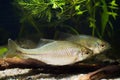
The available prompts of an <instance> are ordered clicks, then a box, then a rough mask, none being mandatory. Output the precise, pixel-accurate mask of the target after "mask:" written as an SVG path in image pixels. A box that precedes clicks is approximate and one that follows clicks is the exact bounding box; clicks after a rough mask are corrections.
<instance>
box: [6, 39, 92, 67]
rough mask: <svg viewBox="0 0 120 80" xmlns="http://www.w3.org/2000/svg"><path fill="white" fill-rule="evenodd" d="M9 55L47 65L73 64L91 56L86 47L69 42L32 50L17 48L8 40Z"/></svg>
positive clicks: (54, 42)
mask: <svg viewBox="0 0 120 80" xmlns="http://www.w3.org/2000/svg"><path fill="white" fill-rule="evenodd" d="M8 46H9V51H8V53H7V54H10V53H17V52H19V53H20V54H19V55H22V56H24V57H27V58H33V59H36V60H39V61H42V62H44V63H46V64H49V65H68V64H73V63H76V62H79V61H82V60H84V59H87V58H88V57H90V56H92V55H93V52H92V51H91V50H89V49H87V48H86V47H83V46H80V45H78V44H75V43H72V42H69V41H53V42H50V43H47V44H45V45H43V46H41V47H38V48H34V49H24V48H21V47H19V46H18V45H17V44H16V43H15V42H14V41H13V40H11V39H9V40H8Z"/></svg>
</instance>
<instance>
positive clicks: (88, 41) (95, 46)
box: [57, 32, 111, 54]
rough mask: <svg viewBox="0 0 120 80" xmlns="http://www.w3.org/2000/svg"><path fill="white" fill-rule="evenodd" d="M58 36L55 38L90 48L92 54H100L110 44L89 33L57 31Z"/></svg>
mask: <svg viewBox="0 0 120 80" xmlns="http://www.w3.org/2000/svg"><path fill="white" fill-rule="evenodd" d="M61 35H62V36H61ZM58 36H59V37H58V38H57V40H66V41H71V42H74V43H77V44H80V45H82V46H85V47H86V48H88V49H90V50H92V51H93V53H94V54H100V53H102V52H104V51H106V50H108V49H110V48H111V45H110V44H109V43H108V42H106V41H104V40H101V39H99V38H97V37H93V36H90V35H84V34H81V35H73V34H69V33H63V32H59V33H58Z"/></svg>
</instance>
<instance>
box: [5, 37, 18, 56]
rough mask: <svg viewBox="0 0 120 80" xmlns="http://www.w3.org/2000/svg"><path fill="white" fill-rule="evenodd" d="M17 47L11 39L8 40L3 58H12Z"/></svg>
mask: <svg viewBox="0 0 120 80" xmlns="http://www.w3.org/2000/svg"><path fill="white" fill-rule="evenodd" d="M18 48H19V46H18V45H17V44H16V43H15V42H14V41H13V40H11V39H8V52H7V53H6V54H5V57H13V56H15V55H17V54H16V51H17V50H18Z"/></svg>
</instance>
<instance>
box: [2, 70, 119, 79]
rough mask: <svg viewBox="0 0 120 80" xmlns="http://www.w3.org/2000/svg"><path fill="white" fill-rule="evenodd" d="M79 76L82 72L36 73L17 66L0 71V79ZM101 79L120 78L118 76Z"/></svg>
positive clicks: (77, 77)
mask: <svg viewBox="0 0 120 80" xmlns="http://www.w3.org/2000/svg"><path fill="white" fill-rule="evenodd" d="M80 76H84V74H49V73H38V72H37V70H35V71H34V70H31V69H19V68H15V69H6V70H2V71H0V79H2V80H79V77H80ZM101 80H120V78H116V79H101Z"/></svg>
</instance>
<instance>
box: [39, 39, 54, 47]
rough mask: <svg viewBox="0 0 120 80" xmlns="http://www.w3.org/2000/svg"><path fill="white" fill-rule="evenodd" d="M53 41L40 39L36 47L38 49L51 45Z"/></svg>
mask: <svg viewBox="0 0 120 80" xmlns="http://www.w3.org/2000/svg"><path fill="white" fill-rule="evenodd" d="M53 41H55V40H52V39H44V38H41V39H40V41H39V43H38V46H37V47H38V48H39V47H41V46H43V45H45V44H47V43H51V42H53Z"/></svg>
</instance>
